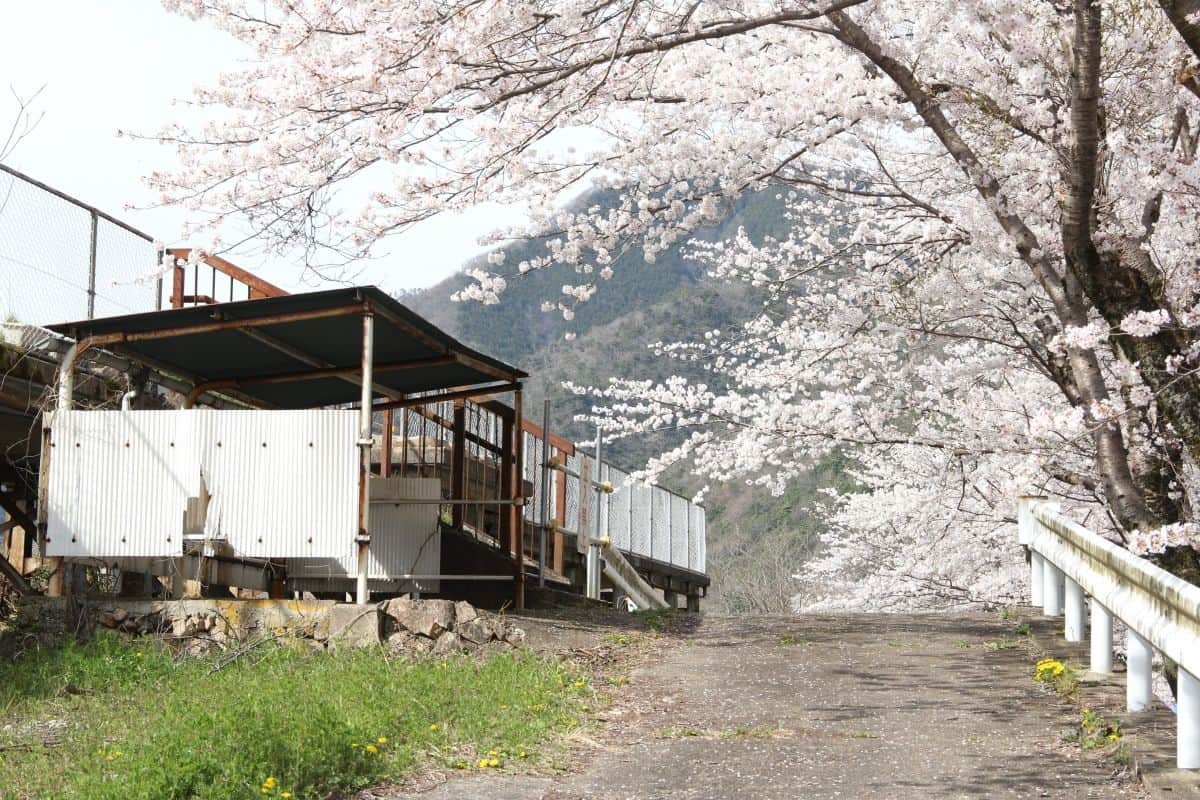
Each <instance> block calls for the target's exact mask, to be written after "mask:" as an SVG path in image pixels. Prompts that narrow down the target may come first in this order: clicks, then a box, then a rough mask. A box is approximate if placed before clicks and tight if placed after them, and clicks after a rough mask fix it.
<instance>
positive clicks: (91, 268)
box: [87, 211, 100, 319]
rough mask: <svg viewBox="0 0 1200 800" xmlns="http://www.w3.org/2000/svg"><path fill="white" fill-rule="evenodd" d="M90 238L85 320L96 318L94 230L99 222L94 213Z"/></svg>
mask: <svg viewBox="0 0 1200 800" xmlns="http://www.w3.org/2000/svg"><path fill="white" fill-rule="evenodd" d="M91 216H92V236H91V241H90V242H89V246H88V288H87V318H88V319H94V318H95V317H96V232H97V231H96V229H97V227H98V226H99V223H100V220H99V218H98V217H97V216H96V212H95V211H93V212H92V214H91Z"/></svg>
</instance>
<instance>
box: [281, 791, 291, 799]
mask: <svg viewBox="0 0 1200 800" xmlns="http://www.w3.org/2000/svg"><path fill="white" fill-rule="evenodd" d="M279 796H280V797H282V798H283V800H287V799H288V798H289V797H291V796H292V793H291V792H280V793H279Z"/></svg>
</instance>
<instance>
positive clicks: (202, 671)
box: [0, 636, 590, 800]
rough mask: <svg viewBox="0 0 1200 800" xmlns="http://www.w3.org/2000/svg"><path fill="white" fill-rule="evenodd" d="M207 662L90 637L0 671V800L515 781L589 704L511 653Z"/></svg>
mask: <svg viewBox="0 0 1200 800" xmlns="http://www.w3.org/2000/svg"><path fill="white" fill-rule="evenodd" d="M219 659H220V657H219V656H214V657H211V658H204V659H191V660H186V661H178V662H177V661H175V660H173V659H172V657H171V655H170V653H169V652H167V651H166V650H165V649H163V648H161V647H160V646H158V645H155V644H151V643H149V642H138V643H134V644H127V643H124V642H121V641H120V640H118V639H117V638H116V637H115V636H102V637H100V638H99V639H97V640H96V641H94V642H91V643H89V644H86V645H72V646H68V647H65V648H63V649H61V650H55V651H46V652H41V653H36V654H32V655H28V656H25V657H23V658H21V659H20V660H18V661H16V662H2V663H0V729H3V728H5V726H10V727H9V728H8V730H6V731H5V730H0V746H4V747H5V748H6V749H4V750H3V751H0V798H3V800H12V798H42V797H54V798H60V797H61V798H96V799H100V798H113V800H117V798H121V799H122V800H126V799H127V800H136V799H140V798H147V799H148V798H154V800H165V799H166V798H193V797H194V798H212V799H213V800H216V799H218V798H222V799H223V798H247V797H280V798H296V800H300V798H317V797H326V796H327V795H328V794H329V793H330V792H331V791H337V790H341V791H349V790H353V789H357V788H361V787H363V786H368V785H371V784H372V783H375V782H378V781H382V780H389V779H396V778H398V777H400V776H402V775H403V774H404V773H406V772H408V771H410V770H413V769H417V768H422V767H430V766H433V767H436V766H447V767H457V768H462V769H505V768H521V767H524V765H526V764H533V763H537V762H538V761H540V760H543V759H544V758H546V755H545V754H544V753H543V752H542V750H541V749H540V748H541V747H542V746H543V745H544V744H545V743H546V742H548V741H549V740H550V739H551V737H554V736H555V735H557V734H561V733H563V732H564V731H566V730H569V729H570V728H572V727H573V726H574V725H575V724H576V723H577V714H578V712H579V710H580V708H581V706H582V704H583V703H585V702H587V695H588V693H589V692H590V689H589V687H588V685H587V680H586V678H585V677H584V676H583V675H580V674H576V672H575V671H574V670H573V668H571V667H570V666H567V665H563V664H560V663H557V662H554V661H550V660H545V659H541V658H538V657H535V656H532V655H527V654H517V653H501V654H497V655H494V656H493V657H491V658H488V659H486V660H481V659H474V658H468V657H456V658H451V659H447V660H435V659H425V658H422V659H416V660H409V659H387V658H385V657H384V656H383V654H382V653H381V651H379V650H364V651H355V652H346V653H339V654H328V653H309V652H305V651H303V650H301V649H299V648H293V647H288V646H276V645H270V646H263V647H261V648H259V649H257V650H254V651H252V652H250V653H248V654H246V655H244V656H243V657H241V658H239V659H237V660H236V661H234V662H232V663H229V664H228V665H226V666H222V667H220V668H219V669H216V670H215V671H214V667H216V666H218V665H220V664H222V663H223V662H221V661H220V660H219ZM47 738H48V739H51V740H56V742H53V741H52V743H51V744H50V745H49V746H46V745H43V744H41V743H40V741H41V740H42V739H47ZM31 740H32V741H33V742H37V743H34V744H32V746H30V742H31Z"/></svg>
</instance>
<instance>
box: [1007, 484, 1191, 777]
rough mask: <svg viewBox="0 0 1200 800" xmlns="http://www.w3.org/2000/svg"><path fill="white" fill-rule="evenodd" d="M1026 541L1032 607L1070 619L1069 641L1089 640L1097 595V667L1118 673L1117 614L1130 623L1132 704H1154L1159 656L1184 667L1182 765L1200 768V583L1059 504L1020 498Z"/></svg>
mask: <svg viewBox="0 0 1200 800" xmlns="http://www.w3.org/2000/svg"><path fill="white" fill-rule="evenodd" d="M1017 528H1018V537H1019V540H1020V543H1021V544H1022V545H1024V546H1025V547H1026V548H1028V550H1029V554H1030V558H1029V567H1030V575H1029V584H1030V589H1031V591H1030V593H1031V595H1032V597H1031V600H1032V602H1033V605H1035V606H1037V605H1040V606H1042V607H1043V609H1044V610H1045V614H1046V615H1047V616H1051V617H1059V616H1062V617H1065V620H1064V629H1065V633H1066V638H1067V641H1069V642H1080V641H1083V635H1084V630H1085V629H1086V628H1087V627H1088V613H1087V606H1086V605H1085V603H1084V597H1085V595H1086V596H1089V597H1090V598H1091V610H1092V613H1091V665H1090V666H1091V670H1092V672H1097V673H1101V674H1107V673H1111V672H1112V665H1113V623H1112V621H1113V617H1116V618H1117V619H1119V620H1121V622H1122V623H1124V625H1125V629H1126V639H1125V659H1126V690H1125V696H1126V706H1127V708H1128V710H1129V711H1144V710H1146V709H1148V708H1150V707H1151V705H1152V703H1153V702H1154V694H1153V692H1152V689H1151V680H1152V671H1151V665H1152V662H1153V659H1154V651H1155V650H1157V651H1158V652H1160V653H1161V654H1162V655H1163V656H1165V657H1167V658H1170V659H1171V660H1172V661H1174V662H1175V663H1176V664H1178V665H1179V680H1178V684H1177V686H1178V688H1177V689H1176V705H1177V724H1178V730H1177V742H1176V765H1177V766H1178V767H1179V768H1180V769H1200V677H1197V676H1200V586H1195V585H1193V584H1190V583H1188V582H1187V581H1184V580H1182V579H1180V578H1177V577H1175V576H1174V575H1171V574H1170V573H1168V572H1167V571H1166V570H1163V569H1161V568H1159V567H1157V566H1155V565H1154V564H1151V563H1150V562H1149V561H1147V560H1146V559H1144V558H1139V557H1138V556H1136V555H1134V554H1133V553H1131V552H1129V551H1128V550H1125V549H1124V548H1122V547H1120V546H1118V545H1115V544H1113V543H1112V542H1109V541H1106V540H1105V539H1103V538H1101V537H1100V536H1098V535H1097V534H1095V533H1093V532H1092V531H1090V530H1088V529H1087V528H1084V527H1083V526H1082V525H1079V524H1078V523H1075V522H1073V521H1071V520H1070V519H1067V518H1066V517H1065V516H1063V514H1062V511H1061V509H1060V507H1059V506H1058V504H1057V503H1050V502H1046V501H1045V499H1044V498H1032V497H1024V498H1021V500H1020V504H1019V506H1018V513H1017Z"/></svg>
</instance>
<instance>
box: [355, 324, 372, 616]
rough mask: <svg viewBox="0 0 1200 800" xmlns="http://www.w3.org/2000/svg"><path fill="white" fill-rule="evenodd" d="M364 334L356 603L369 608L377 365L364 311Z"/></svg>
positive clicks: (370, 328) (370, 330)
mask: <svg viewBox="0 0 1200 800" xmlns="http://www.w3.org/2000/svg"><path fill="white" fill-rule="evenodd" d="M362 318H363V333H362V400H361V403H362V406H361V408H360V409H359V427H358V447H359V452H360V455H361V458H360V463H359V468H358V537H357V538H356V539H355V541H356V542H357V544H358V586H357V590H358V591H357V595H356V599H357V601H358V604H359V605H360V606H365V605H366V604H367V600H368V599H370V590H369V589H368V586H367V561H368V556H369V555H370V551H371V442H372V433H373V431H372V422H373V420H372V416H373V409H372V406H371V403H372V399H373V393H372V391H371V383H372V374H371V373H372V367H373V366H374V363H375V315H374V314H372V313H371V311H370V309H366V310H364V311H363V315H362Z"/></svg>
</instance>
